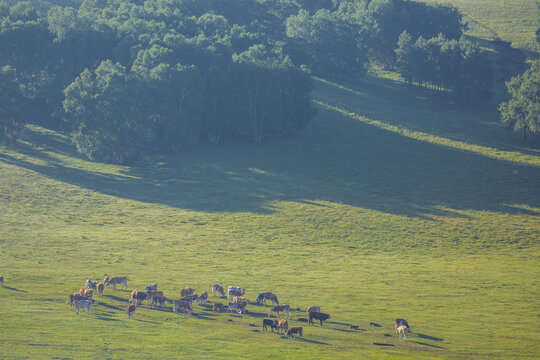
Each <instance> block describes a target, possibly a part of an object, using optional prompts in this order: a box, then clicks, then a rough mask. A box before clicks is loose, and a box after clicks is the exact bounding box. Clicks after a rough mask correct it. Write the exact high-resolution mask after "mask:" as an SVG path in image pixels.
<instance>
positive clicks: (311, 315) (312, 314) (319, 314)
mask: <svg viewBox="0 0 540 360" xmlns="http://www.w3.org/2000/svg"><path fill="white" fill-rule="evenodd" d="M330 318H331V317H330V315H328V314H325V313H322V312H316V311H312V312H310V313H309V323H310V324H313V319H315V320H320V321H321V326H322V322H323V321H325V320H328V319H330Z"/></svg>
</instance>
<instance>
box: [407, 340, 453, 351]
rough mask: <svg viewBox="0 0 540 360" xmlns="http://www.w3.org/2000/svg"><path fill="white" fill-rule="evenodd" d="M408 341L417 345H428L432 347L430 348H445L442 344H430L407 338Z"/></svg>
mask: <svg viewBox="0 0 540 360" xmlns="http://www.w3.org/2000/svg"><path fill="white" fill-rule="evenodd" d="M408 341H409V342H412V343H415V344H418V345H424V346H428V347H432V348H436V349H446V348H445V347H443V346H437V345H432V344H428V343H425V342H421V341H415V340H408Z"/></svg>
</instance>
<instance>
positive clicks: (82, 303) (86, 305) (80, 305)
mask: <svg viewBox="0 0 540 360" xmlns="http://www.w3.org/2000/svg"><path fill="white" fill-rule="evenodd" d="M93 304H97V301H96V300H92V299H89V300H79V301H74V302H73V307H74V308H75V310H77V315H79V310H80V309H83V313H84V310H85V309H86V314H87V315H88V314H90V307H91V306H92V305H93Z"/></svg>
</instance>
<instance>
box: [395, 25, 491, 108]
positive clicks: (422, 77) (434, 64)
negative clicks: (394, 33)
mask: <svg viewBox="0 0 540 360" xmlns="http://www.w3.org/2000/svg"><path fill="white" fill-rule="evenodd" d="M395 52H396V58H397V68H398V71H399V72H400V74H401V75H402V76H403V78H404V79H405V80H406V81H407V82H408V83H409V84H410V85H412V83H413V82H416V83H418V84H420V85H426V86H427V87H429V88H432V89H434V90H440V91H442V93H444V92H445V91H450V92H451V95H452V98H453V99H455V100H457V101H460V102H466V103H473V102H475V101H478V100H483V99H486V98H488V97H489V96H490V95H491V93H490V88H491V85H492V82H493V70H492V69H491V63H490V61H489V58H488V57H487V55H486V54H485V53H484V52H483V51H482V50H481V49H480V48H479V47H478V46H477V45H475V44H473V43H472V42H470V41H468V40H464V39H461V40H459V41H457V40H449V39H447V38H445V37H444V36H443V35H442V34H440V35H439V36H437V37H434V38H431V39H425V38H423V37H419V38H418V39H417V40H416V41H415V42H413V40H412V36H411V35H410V34H408V33H407V32H403V33H402V34H401V35H400V37H399V40H398V43H397V48H396V50H395Z"/></svg>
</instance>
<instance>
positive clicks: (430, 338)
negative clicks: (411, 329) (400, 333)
mask: <svg viewBox="0 0 540 360" xmlns="http://www.w3.org/2000/svg"><path fill="white" fill-rule="evenodd" d="M414 335H416V336H418V337H419V338H421V339H426V340H432V341H443V340H444V339H441V338H438V337H435V336H429V335H426V334H421V333H414Z"/></svg>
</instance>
